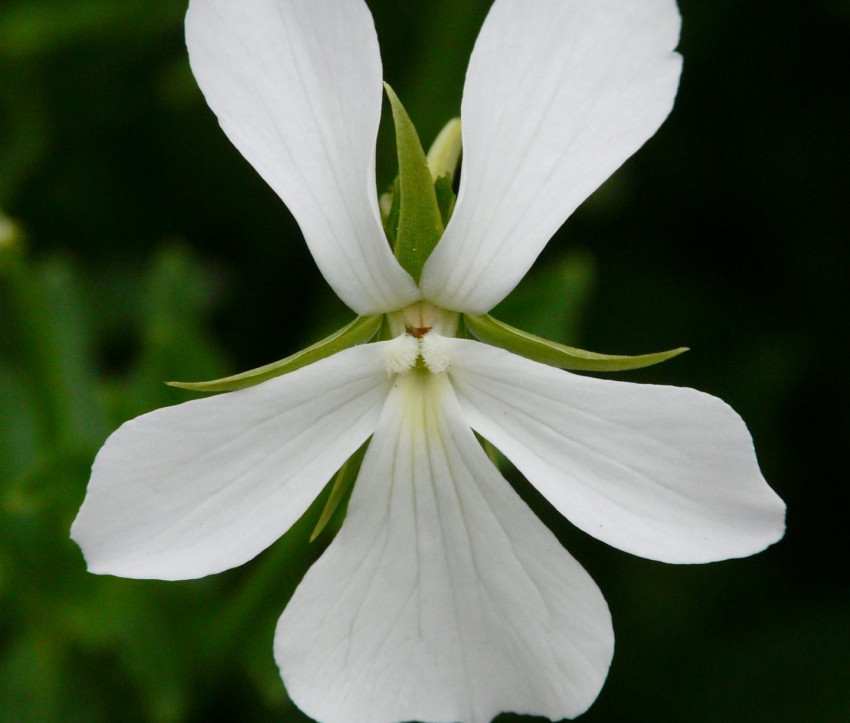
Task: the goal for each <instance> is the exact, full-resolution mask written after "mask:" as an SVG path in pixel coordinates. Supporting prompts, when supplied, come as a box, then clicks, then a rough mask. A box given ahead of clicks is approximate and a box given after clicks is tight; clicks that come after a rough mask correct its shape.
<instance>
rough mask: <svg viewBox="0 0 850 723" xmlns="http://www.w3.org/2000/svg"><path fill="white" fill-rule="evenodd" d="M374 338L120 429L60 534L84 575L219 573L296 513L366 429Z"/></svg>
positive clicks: (373, 409)
mask: <svg viewBox="0 0 850 723" xmlns="http://www.w3.org/2000/svg"><path fill="white" fill-rule="evenodd" d="M385 356H386V349H385V343H378V344H369V345H365V346H359V347H354V348H352V349H347V350H345V351H342V352H340V353H339V354H336V355H334V356H332V357H329V358H328V359H325V360H322V361H320V362H317V363H315V364H312V365H310V366H308V367H304V368H303V369H299V370H297V371H294V372H292V373H290V374H287V375H284V376H282V377H278V378H276V379H272V380H270V381H268V382H265V383H263V384H260V385H258V386H255V387H251V388H249V389H244V390H241V391H237V392H230V393H228V394H221V395H218V396H214V397H207V398H204V399H198V400H195V401H191V402H186V403H185V404H180V405H177V406H174V407H167V408H165V409H159V410H157V411H155V412H151V413H150V414H145V415H143V416H141V417H138V418H137V419H134V420H132V421H130V422H127V423H126V424H124V425H122V426H121V428H120V429H118V431H117V432H115V433H114V434H113V435H112V436H111V437H110V438H109V439H108V440H107V441H106V444H105V445H104V446H103V448H102V449H101V450H100V452H99V453H98V455H97V458H96V459H95V462H94V467H93V469H92V476H91V481H90V482H89V487H88V492H87V493H86V498H85V501H84V502H83V506H82V508H81V509H80V512H79V515H78V516H77V519H76V520H75V521H74V525H73V527H72V529H71V535H72V537H73V538H74V540H76V541H77V543H78V544H79V545H80V547H81V548H82V550H83V553H84V555H85V557H86V562H87V563H88V566H89V570H90V571H91V572H96V573H109V574H113V575H120V576H122V577H139V578H160V579H166V580H173V579H188V578H196V577H201V576H203V575H208V574H210V573H214V572H219V571H221V570H226V569H228V568H231V567H235V566H236V565H241V564H242V563H244V562H246V561H247V560H250V559H251V558H252V557H254V556H255V555H257V554H258V553H260V552H261V551H262V550H264V549H265V548H266V547H268V546H269V545H270V544H271V543H272V542H274V541H275V540H276V539H277V538H278V537H280V536H281V535H282V534H283V533H284V532H286V530H287V529H289V527H290V526H291V525H292V524H293V523H294V522H295V521H296V520H297V519H298V518H299V517H300V516H301V515H302V514H303V513H304V511H305V510H306V509H307V507H308V506H309V505H310V503H311V502H312V501H313V500H314V499H315V497H316V495H318V493H319V492H320V491H321V489H322V487H323V486H324V485H325V483H326V482H327V481H328V480H329V479H330V477H331V475H333V473H334V472H335V471H336V469H337V468H339V467H340V465H341V464H342V463H343V462H344V461H345V460H346V459H347V458H348V456H349V455H351V454H352V453H353V452H354V451H355V450H356V449H357V448H358V447H359V446H360V445H361V444H362V443H363V442H364V441H365V440H366V439H367V438H368V437H369V435H370V434H371V433H372V432H373V431H374V428H375V424H376V423H377V420H378V416H379V413H380V409H381V405H382V404H383V401H384V399H385V398H386V395H387V393H388V391H389V387H390V384H391V381H390V379H389V377H388V375H387V373H386V370H385V364H386V360H385Z"/></svg>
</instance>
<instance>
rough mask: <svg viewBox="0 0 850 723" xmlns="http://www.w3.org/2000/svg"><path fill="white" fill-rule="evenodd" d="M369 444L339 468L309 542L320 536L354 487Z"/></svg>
mask: <svg viewBox="0 0 850 723" xmlns="http://www.w3.org/2000/svg"><path fill="white" fill-rule="evenodd" d="M368 446H369V442H365V443H364V444H363V445H362V446H361V447H360V449H358V450H357V451H356V452H355V453H354V454H352V455H351V456H350V457H349V458H348V459H347V460H346V462H345V464H343V465H342V467H340V468H339V471H338V472H337V473H336V475H334V481H333V486H332V487H331V493H330V495H329V496H328V501H327V502H325V508H324V509H323V510H322V514H321V515H320V516H319V521H318V522H317V523H316V526H315V527H314V528H313V532H312V534H311V535H310V542H313V540H315V539H316V538H317V537H318V536H319V535H321V534H322V532H323V531H324V529H325V528H326V527H327V526H328V523H329V522H330V521H331V519H332V518H333V516H334V513H335V512H336V511H337V510H338V509H339V506H340V505H341V504H342V501H343V500H344V499H345V498H346V496H347V495H348V493H349V492H350V491H351V488H352V487H354V482H355V480H356V479H357V474H358V472H360V465H361V463H362V462H363V457H364V455H365V454H366V448H367V447H368Z"/></svg>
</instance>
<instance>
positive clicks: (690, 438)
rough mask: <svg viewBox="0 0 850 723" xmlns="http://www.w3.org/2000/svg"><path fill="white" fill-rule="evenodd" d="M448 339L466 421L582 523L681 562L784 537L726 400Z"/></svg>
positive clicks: (779, 506)
mask: <svg viewBox="0 0 850 723" xmlns="http://www.w3.org/2000/svg"><path fill="white" fill-rule="evenodd" d="M450 343H451V344H452V345H453V346H454V349H453V354H452V357H453V362H452V367H451V370H450V376H451V379H452V383H453V384H454V386H455V389H456V390H457V395H458V399H459V401H460V404H461V407H462V408H463V411H464V414H465V415H466V417H467V419H468V420H469V423H470V424H471V425H472V427H473V428H474V429H475V430H476V431H477V432H479V433H480V434H482V435H483V436H484V437H485V438H487V439H489V440H490V441H491V442H492V443H493V444H495V445H496V446H497V447H498V448H499V449H500V450H501V451H502V452H504V453H505V454H506V455H507V456H508V458H509V459H510V460H511V461H512V462H513V463H514V464H515V465H516V466H517V468H518V469H519V470H520V471H521V472H522V473H523V474H524V475H525V476H526V477H527V478H528V480H529V481H530V482H531V483H532V484H534V485H535V486H536V487H537V489H539V490H540V492H542V493H543V494H544V495H545V496H546V498H547V499H548V500H549V501H550V502H551V503H552V504H553V505H554V506H555V507H556V508H557V509H558V511H559V512H561V514H563V515H564V516H565V517H567V518H568V519H569V520H570V521H571V522H573V523H574V524H575V525H576V526H578V527H580V528H581V529H583V530H584V531H585V532H588V533H589V534H591V535H593V536H595V537H598V538H599V539H600V540H604V541H605V542H607V543H609V544H611V545H614V546H615V547H619V548H620V549H622V550H625V551H627V552H632V553H634V554H636V555H640V556H642V557H648V558H651V559H654V560H661V561H663V562H679V563H688V562H709V561H712V560H721V559H726V558H732V557H743V556H745V555H751V554H753V553H755V552H758V551H760V550H762V549H764V548H765V547H767V546H768V545H770V544H772V543H773V542H776V541H777V540H778V539H779V538H781V537H782V535H783V533H784V530H785V522H784V520H785V505H784V503H783V502H782V500H781V499H779V497H778V496H777V495H776V493H775V492H774V491H773V490H772V489H771V488H770V487H769V486H768V485H767V483H766V482H765V481H764V478H763V477H762V475H761V472H760V471H759V467H758V463H757V461H756V456H755V452H754V450H753V443H752V439H751V438H750V434H749V432H748V431H747V428H746V426H745V425H744V422H743V421H742V420H741V418H740V417H739V416H738V415H737V414H736V413H735V412H734V410H732V409H731V408H730V407H729V406H728V405H727V404H725V403H724V402H722V401H721V400H719V399H717V398H715V397H712V396H709V395H708V394H703V393H701V392H697V391H695V390H693V389H682V388H679V387H665V386H655V385H650V384H630V383H627V382H614V381H602V380H599V379H591V378H587V377H581V376H577V375H575V374H570V373H568V372H564V371H561V370H559V369H555V368H553V367H548V366H545V365H543V364H537V363H535V362H532V361H528V360H527V359H523V358H522V357H519V356H516V355H514V354H510V353H509V352H506V351H503V350H501V349H495V348H493V347H489V346H486V345H484V344H479V343H477V342H473V341H465V340H460V339H457V340H451V341H450Z"/></svg>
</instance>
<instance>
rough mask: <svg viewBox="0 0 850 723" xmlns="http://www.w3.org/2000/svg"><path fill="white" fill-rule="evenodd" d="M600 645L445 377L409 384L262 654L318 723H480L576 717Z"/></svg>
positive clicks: (605, 634)
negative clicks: (513, 715) (339, 524)
mask: <svg viewBox="0 0 850 723" xmlns="http://www.w3.org/2000/svg"><path fill="white" fill-rule="evenodd" d="M613 641H614V639H613V632H612V629H611V620H610V616H609V613H608V608H607V606H606V604H605V600H604V599H603V597H602V594H601V593H600V592H599V589H598V588H597V586H596V585H595V583H594V582H593V580H592V579H591V578H590V576H589V575H588V574H587V573H586V572H585V571H584V570H583V569H582V567H581V566H580V565H579V564H578V563H577V562H576V561H575V560H574V559H573V558H572V557H571V556H570V555H569V554H568V553H567V552H566V551H565V550H564V549H563V548H562V547H561V545H560V544H559V543H558V541H557V540H556V538H555V537H554V535H552V533H550V532H549V530H547V529H546V528H545V526H544V525H543V524H542V523H541V522H540V521H539V520H538V519H537V518H536V517H535V516H534V515H533V514H532V513H531V511H530V510H529V509H528V508H527V507H526V506H525V504H524V503H523V502H522V501H521V500H520V499H519V498H518V497H517V496H516V494H515V493H514V492H513V490H512V489H511V488H510V487H509V486H508V484H507V482H505V480H504V479H503V478H502V477H501V475H499V473H498V471H497V470H496V469H495V467H493V465H492V464H491V463H490V461H489V460H488V459H487V457H486V455H485V454H484V452H483V450H482V449H481V446H480V445H479V444H478V442H477V441H476V440H475V438H474V436H473V435H472V432H471V430H470V429H469V427H468V426H467V425H466V424H465V422H464V421H463V419H462V418H461V415H460V410H459V408H458V406H457V400H456V399H455V398H454V394H453V392H452V390H451V387H450V385H449V384H448V383H447V381H446V378H445V376H444V375H443V376H433V375H430V374H421V375H420V374H417V373H416V372H413V373H411V374H409V375H407V376H406V377H404V378H401V379H400V381H399V386H398V387H397V388H396V389H394V390H393V392H392V394H391V395H390V397H389V399H388V401H387V404H386V407H385V408H384V411H383V413H382V416H381V420H380V422H379V424H378V429H377V431H376V433H375V436H374V437H373V439H372V442H371V444H370V447H369V451H368V453H367V455H366V459H365V460H364V463H363V468H362V470H361V473H360V476H359V478H358V480H357V484H356V486H355V489H354V493H353V495H352V498H351V502H350V505H349V509H348V516H347V518H346V520H345V524H344V525H343V528H342V530H341V531H340V534H339V535H338V536H337V538H336V539H335V540H334V542H333V543H332V544H331V546H330V547H329V548H328V550H327V551H326V552H325V553H324V555H323V556H322V557H321V558H320V560H319V561H318V562H317V563H316V564H315V565H314V566H313V567H312V568H311V570H310V571H309V572H308V574H307V576H306V577H305V579H304V581H303V582H302V583H301V585H300V586H299V587H298V589H297V590H296V592H295V595H294V597H293V598H292V600H291V601H290V603H289V605H288V607H287V608H286V611H285V612H284V613H283V616H282V617H281V619H280V622H279V624H278V629H277V634H276V638H275V657H276V659H277V661H278V665H279V666H280V667H281V672H282V675H283V678H284V682H285V683H286V686H287V690H288V691H289V694H290V695H291V697H292V699H293V700H294V701H295V703H296V704H297V705H298V706H299V707H301V708H302V709H303V710H304V711H305V712H306V713H307V714H308V715H310V716H312V717H313V718H315V719H316V720H320V721H322V722H323V723H398V722H399V721H408V720H419V721H429V722H431V723H455V722H456V721H460V722H461V723H487V722H489V721H490V720H491V719H492V718H493V717H494V716H496V715H497V714H498V713H499V712H501V711H516V712H521V713H531V714H542V715H546V716H549V717H551V718H553V719H561V718H563V717H564V716H575V715H578V714H579V713H581V712H582V711H584V710H585V709H586V708H587V707H588V706H589V705H590V704H591V702H592V701H593V700H594V699H595V698H596V695H597V693H598V692H599V689H600V687H601V686H602V683H603V681H604V679H605V676H606V674H607V671H608V666H609V664H610V661H611V655H612V652H613Z"/></svg>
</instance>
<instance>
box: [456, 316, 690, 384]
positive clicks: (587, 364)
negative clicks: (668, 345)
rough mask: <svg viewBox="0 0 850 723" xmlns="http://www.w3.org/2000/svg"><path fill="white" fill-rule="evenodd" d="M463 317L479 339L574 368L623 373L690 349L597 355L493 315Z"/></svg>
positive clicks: (536, 358)
mask: <svg viewBox="0 0 850 723" xmlns="http://www.w3.org/2000/svg"><path fill="white" fill-rule="evenodd" d="M463 318H464V322H465V323H466V328H467V329H468V330H469V331H470V332H471V333H472V335H473V336H475V338H476V339H478V340H479V341H483V342H485V343H487V344H492V345H493V346H497V347H499V348H501V349H507V350H508V351H512V352H514V353H515V354H519V355H520V356H524V357H526V358H527V359H532V360H533V361H537V362H540V363H542V364H548V365H549V366H553V367H558V368H560V369H570V370H573V371H584V372H619V371H626V370H628V369H642V368H643V367H649V366H652V365H653V364H660V363H661V362H664V361H667V360H668V359H672V358H673V357H675V356H679V354H682V353H683V352H686V351H688V349H687V348H686V347H680V348H679V349H671V350H670V351H662V352H658V353H657V354H642V355H640V356H618V355H612V354H597V353H595V352H592V351H583V350H582V349H574V348H572V347H569V346H564V345H563V344H558V343H557V342H554V341H549V340H548V339H542V338H540V337H539V336H534V334H529V333H527V332H524V331H520V330H519V329H515V328H514V327H512V326H508V325H507V324H505V323H504V322H502V321H498V320H497V319H494V318H493V317H492V316H490V315H489V314H482V315H481V316H468V315H465V316H464V317H463Z"/></svg>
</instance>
